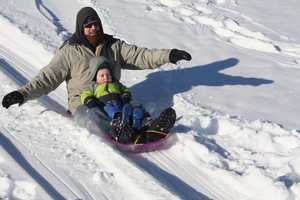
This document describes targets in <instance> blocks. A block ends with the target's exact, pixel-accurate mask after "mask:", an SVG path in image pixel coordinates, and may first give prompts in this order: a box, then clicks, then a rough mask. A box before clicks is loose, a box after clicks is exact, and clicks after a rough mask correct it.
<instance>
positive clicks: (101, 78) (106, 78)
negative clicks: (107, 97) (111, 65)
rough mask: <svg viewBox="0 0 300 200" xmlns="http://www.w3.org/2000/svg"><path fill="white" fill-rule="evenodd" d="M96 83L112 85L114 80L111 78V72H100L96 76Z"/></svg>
mask: <svg viewBox="0 0 300 200" xmlns="http://www.w3.org/2000/svg"><path fill="white" fill-rule="evenodd" d="M96 82H97V83H98V84H102V83H111V82H112V78H111V74H110V71H109V70H108V69H106V68H104V69H100V70H98V72H97V76H96Z"/></svg>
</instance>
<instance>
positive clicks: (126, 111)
mask: <svg viewBox="0 0 300 200" xmlns="http://www.w3.org/2000/svg"><path fill="white" fill-rule="evenodd" d="M131 115H132V106H131V105H130V104H128V103H127V104H125V105H124V106H123V108H122V122H123V123H127V124H129V122H130V117H131Z"/></svg>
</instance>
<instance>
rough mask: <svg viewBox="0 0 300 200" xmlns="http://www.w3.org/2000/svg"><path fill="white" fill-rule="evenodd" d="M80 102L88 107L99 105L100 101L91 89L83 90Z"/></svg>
mask: <svg viewBox="0 0 300 200" xmlns="http://www.w3.org/2000/svg"><path fill="white" fill-rule="evenodd" d="M80 102H81V104H84V105H86V106H87V107H88V108H93V107H96V106H97V105H98V101H97V99H96V97H95V96H94V93H93V91H92V90H90V89H86V90H83V91H82V92H81V93H80Z"/></svg>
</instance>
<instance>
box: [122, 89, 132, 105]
mask: <svg viewBox="0 0 300 200" xmlns="http://www.w3.org/2000/svg"><path fill="white" fill-rule="evenodd" d="M121 99H122V102H123V104H126V103H129V102H130V101H131V94H130V92H124V93H123V94H122V96H121Z"/></svg>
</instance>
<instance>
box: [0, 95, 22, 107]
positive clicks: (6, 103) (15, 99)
mask: <svg viewBox="0 0 300 200" xmlns="http://www.w3.org/2000/svg"><path fill="white" fill-rule="evenodd" d="M23 102H24V96H23V95H22V94H21V93H20V92H18V91H13V92H10V93H8V94H7V95H5V96H4V97H3V100H2V106H3V107H4V108H6V109H7V108H9V107H10V106H11V105H13V104H17V103H18V104H19V105H21V104H22V103H23Z"/></svg>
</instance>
